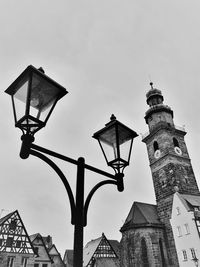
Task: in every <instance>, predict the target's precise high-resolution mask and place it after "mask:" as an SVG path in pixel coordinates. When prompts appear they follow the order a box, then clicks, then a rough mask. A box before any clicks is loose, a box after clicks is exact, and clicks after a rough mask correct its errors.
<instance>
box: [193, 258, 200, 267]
mask: <svg viewBox="0 0 200 267" xmlns="http://www.w3.org/2000/svg"><path fill="white" fill-rule="evenodd" d="M192 260H193V261H194V265H195V266H196V267H198V266H199V259H197V257H196V256H195V257H194V258H193V259H192Z"/></svg>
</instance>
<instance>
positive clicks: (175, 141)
mask: <svg viewBox="0 0 200 267" xmlns="http://www.w3.org/2000/svg"><path fill="white" fill-rule="evenodd" d="M173 143H174V147H179V143H178V140H177V139H176V138H175V137H174V138H173Z"/></svg>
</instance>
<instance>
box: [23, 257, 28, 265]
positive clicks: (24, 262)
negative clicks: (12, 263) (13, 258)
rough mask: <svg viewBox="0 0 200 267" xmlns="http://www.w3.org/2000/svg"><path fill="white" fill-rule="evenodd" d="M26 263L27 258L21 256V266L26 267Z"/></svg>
mask: <svg viewBox="0 0 200 267" xmlns="http://www.w3.org/2000/svg"><path fill="white" fill-rule="evenodd" d="M27 264H28V258H24V257H23V258H22V267H27Z"/></svg>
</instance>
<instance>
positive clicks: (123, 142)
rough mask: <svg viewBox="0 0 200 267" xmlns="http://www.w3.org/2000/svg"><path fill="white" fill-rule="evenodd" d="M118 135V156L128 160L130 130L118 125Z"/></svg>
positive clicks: (131, 137)
mask: <svg viewBox="0 0 200 267" xmlns="http://www.w3.org/2000/svg"><path fill="white" fill-rule="evenodd" d="M118 136H119V149H120V158H121V159H123V160H125V161H126V162H128V161H129V154H130V149H131V142H132V139H133V136H132V132H131V131H130V130H129V129H127V128H126V127H123V126H122V125H118Z"/></svg>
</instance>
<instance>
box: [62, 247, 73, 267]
mask: <svg viewBox="0 0 200 267" xmlns="http://www.w3.org/2000/svg"><path fill="white" fill-rule="evenodd" d="M73 253H74V251H73V249H66V250H65V255H64V263H65V264H67V266H69V267H73Z"/></svg>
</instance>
